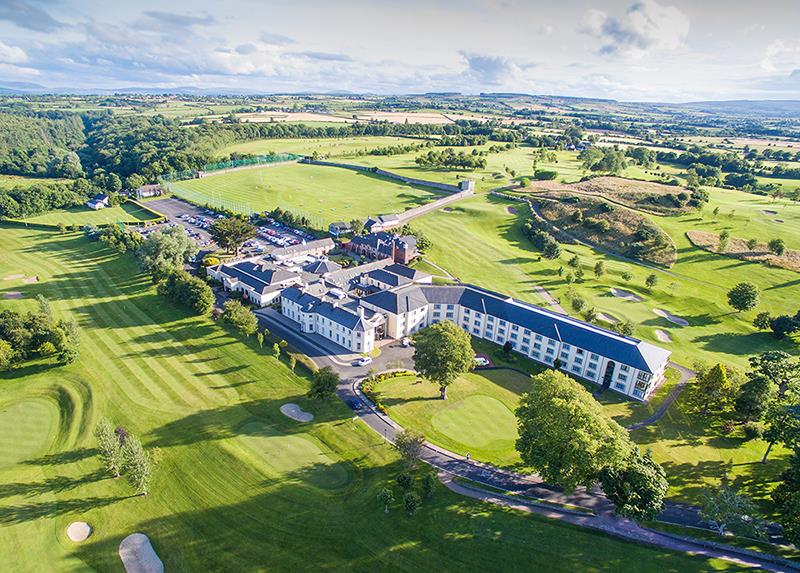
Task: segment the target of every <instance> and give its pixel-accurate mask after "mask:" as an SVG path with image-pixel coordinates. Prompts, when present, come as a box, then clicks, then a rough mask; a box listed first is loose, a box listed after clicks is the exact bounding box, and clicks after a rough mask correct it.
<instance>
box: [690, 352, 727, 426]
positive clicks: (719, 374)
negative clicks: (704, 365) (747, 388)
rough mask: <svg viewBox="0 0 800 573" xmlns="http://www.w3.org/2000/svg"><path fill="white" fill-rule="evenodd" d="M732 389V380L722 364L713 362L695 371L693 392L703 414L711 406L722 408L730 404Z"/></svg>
mask: <svg viewBox="0 0 800 573" xmlns="http://www.w3.org/2000/svg"><path fill="white" fill-rule="evenodd" d="M734 390H735V387H734V384H733V381H732V380H731V378H730V377H729V376H728V369H727V368H726V367H725V365H724V364H715V365H714V366H712V367H711V368H708V369H701V370H699V371H698V373H697V381H696V382H695V385H694V394H695V400H696V401H697V404H698V405H699V406H700V411H701V412H702V413H703V414H705V413H706V412H708V409H709V407H711V406H715V407H716V408H717V409H718V410H724V409H725V408H726V407H727V406H728V405H729V404H730V401H731V399H732V398H733V392H734Z"/></svg>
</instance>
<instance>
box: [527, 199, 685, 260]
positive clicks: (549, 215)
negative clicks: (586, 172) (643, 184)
mask: <svg viewBox="0 0 800 573" xmlns="http://www.w3.org/2000/svg"><path fill="white" fill-rule="evenodd" d="M534 202H535V205H536V207H537V209H538V211H539V213H540V214H541V215H542V216H543V217H544V218H545V219H546V220H547V221H549V222H550V223H551V224H553V225H555V226H556V227H558V228H559V229H561V230H563V231H566V232H567V233H569V234H570V235H573V236H574V237H577V238H578V239H580V240H582V241H585V242H587V243H590V244H592V245H597V246H599V247H601V248H603V249H606V250H608V251H611V252H615V253H619V254H621V255H624V256H627V257H630V258H632V259H637V260H640V261H645V262H648V263H654V264H657V265H664V266H670V265H673V264H675V261H677V258H678V255H677V251H676V250H675V244H674V243H673V241H672V239H671V238H670V237H669V235H667V234H666V233H665V232H664V231H663V230H662V229H661V228H660V227H659V226H658V225H656V224H655V223H653V222H652V221H651V220H650V219H648V218H647V217H646V216H644V215H642V214H641V213H638V212H636V211H633V210H631V209H627V208H625V207H619V206H616V205H613V204H612V203H609V202H608V201H605V200H603V199H600V198H594V197H587V196H576V195H572V194H569V193H561V192H556V191H549V192H546V193H543V194H542V195H540V196H537V198H536V199H534Z"/></svg>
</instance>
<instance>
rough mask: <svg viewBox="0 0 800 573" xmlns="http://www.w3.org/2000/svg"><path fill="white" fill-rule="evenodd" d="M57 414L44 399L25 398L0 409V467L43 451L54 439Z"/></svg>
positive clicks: (52, 405)
mask: <svg viewBox="0 0 800 573" xmlns="http://www.w3.org/2000/svg"><path fill="white" fill-rule="evenodd" d="M57 419H58V413H57V411H56V407H55V405H54V404H52V403H50V402H48V401H47V400H40V399H28V400H21V401H19V402H14V403H12V404H8V405H6V406H4V407H3V408H2V409H0V468H5V467H9V466H13V465H15V464H18V463H20V462H22V461H25V460H29V459H32V458H34V457H36V456H38V455H39V454H41V453H43V452H44V451H45V450H46V449H47V448H48V446H49V445H50V442H51V440H52V438H53V432H54V429H55V427H56V421H57Z"/></svg>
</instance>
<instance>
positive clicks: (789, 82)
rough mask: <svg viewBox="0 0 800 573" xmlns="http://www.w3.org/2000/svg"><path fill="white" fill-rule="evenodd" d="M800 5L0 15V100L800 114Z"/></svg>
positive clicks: (621, 0)
mask: <svg viewBox="0 0 800 573" xmlns="http://www.w3.org/2000/svg"><path fill="white" fill-rule="evenodd" d="M798 23H800V0H749V1H740V0H597V1H593V2H587V1H577V0H558V1H555V2H554V1H552V0H551V1H547V2H540V1H533V0H527V1H525V0H461V1H458V2H456V1H451V0H260V1H256V0H225V1H223V2H220V1H219V0H213V1H211V0H161V1H154V0H137V1H136V2H125V3H123V2H119V1H115V0H110V1H109V0H0V86H3V85H10V84H12V83H13V82H22V83H32V84H38V85H41V86H45V87H47V88H59V89H80V90H86V89H121V88H130V87H161V88H175V87H181V86H193V87H198V88H206V89H222V88H224V89H226V90H243V91H253V90H257V91H259V92H261V93H287V92H330V91H350V92H356V93H377V94H407V93H422V92H442V91H447V92H462V93H480V92H517V93H531V94H552V95H567V96H578V97H599V98H612V99H617V100H623V101H664V102H683V101H698V100H722V99H800V26H798Z"/></svg>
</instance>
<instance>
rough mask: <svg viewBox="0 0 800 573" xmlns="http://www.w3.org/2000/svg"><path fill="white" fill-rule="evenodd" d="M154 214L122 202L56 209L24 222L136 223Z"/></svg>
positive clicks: (46, 223)
mask: <svg viewBox="0 0 800 573" xmlns="http://www.w3.org/2000/svg"><path fill="white" fill-rule="evenodd" d="M155 218H156V216H155V215H153V214H152V213H151V212H150V211H147V210H145V209H142V208H141V207H138V206H137V205H134V204H133V203H122V204H121V205H119V206H117V207H107V208H105V209H100V210H98V211H95V210H94V209H89V208H88V207H73V208H71V209H56V210H54V211H50V212H49V213H44V214H42V215H36V216H34V217H27V218H26V219H25V222H26V223H32V224H39V225H54V226H55V225H58V224H59V223H64V224H65V225H80V226H83V225H86V224H89V225H105V224H110V223H118V222H122V223H138V222H141V221H150V220H152V219H155Z"/></svg>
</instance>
